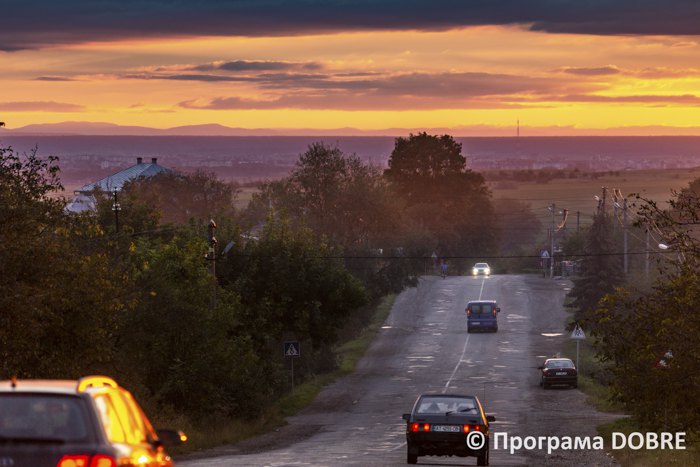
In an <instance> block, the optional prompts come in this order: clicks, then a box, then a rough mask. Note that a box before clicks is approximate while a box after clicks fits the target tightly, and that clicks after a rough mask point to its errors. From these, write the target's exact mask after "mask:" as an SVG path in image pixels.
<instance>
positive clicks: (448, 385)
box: [442, 278, 486, 394]
mask: <svg viewBox="0 0 700 467" xmlns="http://www.w3.org/2000/svg"><path fill="white" fill-rule="evenodd" d="M485 283H486V278H483V279H481V289H479V298H478V299H477V300H481V295H482V294H483V293H484V284H485ZM468 345H469V334H467V338H466V339H465V340H464V348H463V349H462V355H460V357H459V361H458V362H457V365H455V369H454V370H452V374H451V375H450V379H448V380H447V383H446V384H445V387H444V388H442V393H443V394H445V392H447V389H448V388H449V387H450V383H451V382H452V379H453V378H454V377H455V374H456V373H457V370H458V369H459V366H460V365H461V364H462V360H464V354H466V353H467V346H468Z"/></svg>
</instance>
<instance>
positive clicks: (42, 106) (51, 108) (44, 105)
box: [0, 101, 85, 112]
mask: <svg viewBox="0 0 700 467" xmlns="http://www.w3.org/2000/svg"><path fill="white" fill-rule="evenodd" d="M0 110H4V111H12V112H80V111H83V110H85V107H83V106H82V105H77V104H69V103H65V102H53V101H48V102H47V101H31V102H0Z"/></svg>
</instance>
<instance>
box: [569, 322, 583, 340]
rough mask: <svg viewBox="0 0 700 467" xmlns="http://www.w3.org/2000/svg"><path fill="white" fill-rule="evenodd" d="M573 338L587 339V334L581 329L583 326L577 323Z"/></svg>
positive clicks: (572, 333) (572, 334) (572, 332)
mask: <svg viewBox="0 0 700 467" xmlns="http://www.w3.org/2000/svg"><path fill="white" fill-rule="evenodd" d="M571 338H572V339H585V338H586V334H585V333H584V332H583V329H581V326H579V325H578V323H576V327H574V330H573V331H571Z"/></svg>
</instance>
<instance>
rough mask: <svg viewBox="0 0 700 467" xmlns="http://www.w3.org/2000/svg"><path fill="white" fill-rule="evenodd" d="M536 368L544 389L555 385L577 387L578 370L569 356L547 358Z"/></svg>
mask: <svg viewBox="0 0 700 467" xmlns="http://www.w3.org/2000/svg"><path fill="white" fill-rule="evenodd" d="M537 369H538V370H540V373H541V375H540V386H542V387H543V388H544V389H547V388H548V387H550V386H555V385H564V386H571V387H572V388H576V387H578V371H577V370H576V365H574V362H573V361H572V360H571V359H570V358H548V359H546V360H545V361H544V363H543V364H542V365H540V366H538V367H537Z"/></svg>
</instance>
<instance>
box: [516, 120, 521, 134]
mask: <svg viewBox="0 0 700 467" xmlns="http://www.w3.org/2000/svg"><path fill="white" fill-rule="evenodd" d="M515 136H517V137H520V119H518V127H517V130H516V132H515Z"/></svg>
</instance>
